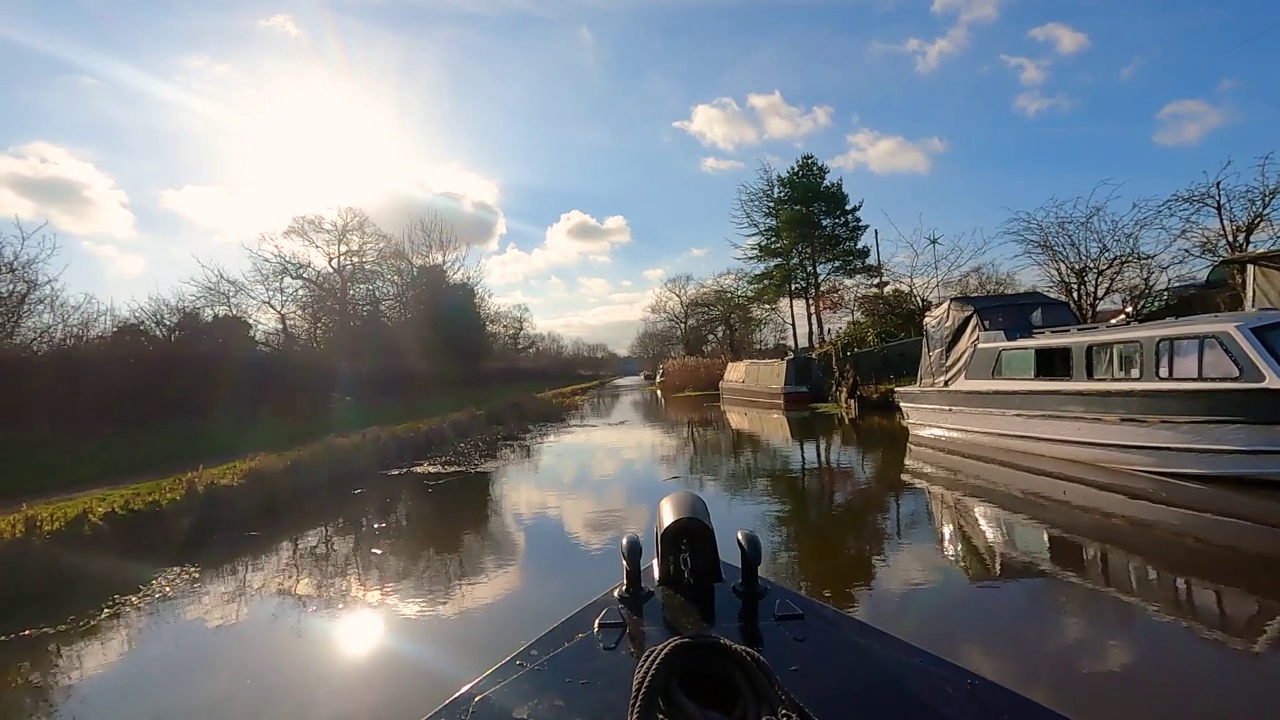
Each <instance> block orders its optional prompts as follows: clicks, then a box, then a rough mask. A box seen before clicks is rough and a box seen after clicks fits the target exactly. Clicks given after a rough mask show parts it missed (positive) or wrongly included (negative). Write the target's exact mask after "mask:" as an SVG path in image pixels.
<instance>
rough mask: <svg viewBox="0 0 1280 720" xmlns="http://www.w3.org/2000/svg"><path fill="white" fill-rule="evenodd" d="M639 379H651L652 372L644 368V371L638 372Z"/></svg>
mask: <svg viewBox="0 0 1280 720" xmlns="http://www.w3.org/2000/svg"><path fill="white" fill-rule="evenodd" d="M640 379H641V380H645V381H652V380H653V373H651V372H649V371H648V370H645V371H644V372H642V373H640Z"/></svg>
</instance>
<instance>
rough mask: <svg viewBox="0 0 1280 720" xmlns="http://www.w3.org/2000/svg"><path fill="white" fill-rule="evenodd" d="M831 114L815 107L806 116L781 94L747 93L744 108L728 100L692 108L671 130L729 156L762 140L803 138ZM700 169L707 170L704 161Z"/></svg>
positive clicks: (825, 108) (825, 123) (828, 121)
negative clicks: (734, 151)
mask: <svg viewBox="0 0 1280 720" xmlns="http://www.w3.org/2000/svg"><path fill="white" fill-rule="evenodd" d="M748 110H750V111H751V112H750V113H748ZM832 113H833V110H832V108H831V107H830V106H829V105H815V106H814V107H812V108H810V109H809V111H808V112H806V111H805V109H804V106H802V105H788V104H787V101H786V100H785V99H783V97H782V92H781V91H779V90H774V91H773V92H771V93H750V94H749V95H747V103H746V108H743V107H741V106H739V105H738V103H737V101H735V100H734V99H733V98H728V97H721V98H716V99H714V100H712V101H711V102H709V103H701V104H698V105H695V106H693V109H692V110H691V111H690V113H689V119H688V120H677V121H676V122H673V123H671V126H672V127H675V128H679V129H681V130H684V131H685V132H687V133H689V134H690V135H692V136H693V137H694V138H695V139H697V140H698V142H700V143H702V144H703V145H705V146H707V147H715V148H719V149H721V150H725V151H729V152H732V151H733V150H736V149H737V148H740V147H746V146H750V145H755V144H756V143H759V142H761V141H762V140H785V139H794V138H799V137H804V136H805V135H809V134H811V133H814V132H816V131H818V130H821V129H822V128H825V127H827V126H829V125H830V124H831V116H832ZM752 115H754V118H753V117H752ZM728 162H732V161H728ZM703 169H704V170H706V169H707V164H706V160H705V159H704V161H703Z"/></svg>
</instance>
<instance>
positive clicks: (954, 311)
mask: <svg viewBox="0 0 1280 720" xmlns="http://www.w3.org/2000/svg"><path fill="white" fill-rule="evenodd" d="M896 395H897V399H898V402H899V404H900V406H901V408H902V413H903V415H904V417H905V419H906V422H907V426H908V428H909V429H910V431H911V433H912V435H913V436H914V437H923V438H929V437H933V438H939V439H946V440H952V441H956V440H958V441H962V442H967V443H975V444H979V445H984V446H987V447H994V448H1003V449H1007V450H1015V451H1019V452H1024V453H1033V454H1036V455H1040V456H1045V457H1054V458H1061V459H1065V460H1073V461H1076V462H1085V463H1090V464H1094V465H1100V466H1106V467H1114V468H1121V469H1125V470H1135V471H1141V472H1148V473H1155V474H1160V475H1185V476H1200V477H1237V478H1260V479H1268V480H1280V311H1276V310H1275V309H1255V310H1247V311H1241V312H1228V313H1217V314H1208V315H1195V316H1191V317H1184V318H1172V319H1166V320H1156V321H1151V322H1136V323H1122V324H1102V325H1081V324H1078V320H1077V318H1076V316H1075V314H1074V313H1073V312H1072V311H1071V310H1070V309H1069V307H1068V306H1067V305H1066V304H1065V303H1063V302H1062V301H1060V300H1056V299H1054V298H1051V297H1049V296H1047V295H1043V294H1041V293H1020V294H1016V295H995V296H986V297H968V298H953V299H951V300H949V301H946V302H944V303H943V304H941V305H939V306H938V307H936V308H934V309H933V310H932V311H930V313H929V314H928V316H927V317H926V319H925V327H924V348H923V352H922V353H921V359H920V374H919V378H918V381H917V384H916V385H913V386H909V387H903V388H899V389H898V390H897V392H896Z"/></svg>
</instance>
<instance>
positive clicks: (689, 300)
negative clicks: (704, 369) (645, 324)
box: [645, 273, 706, 355]
mask: <svg viewBox="0 0 1280 720" xmlns="http://www.w3.org/2000/svg"><path fill="white" fill-rule="evenodd" d="M698 291H699V286H698V281H697V280H695V279H694V277H693V276H692V275H690V274H688V273H683V274H680V275H675V276H673V277H669V278H667V279H666V280H664V281H663V282H662V285H660V286H659V287H658V289H657V290H656V291H655V292H654V295H653V301H652V302H650V303H649V307H648V308H646V309H645V313H646V314H647V315H648V316H649V317H650V318H652V319H653V321H654V322H655V323H657V324H659V325H662V326H664V327H666V328H667V329H668V330H669V331H670V332H671V334H672V335H674V336H675V337H676V338H677V340H678V342H679V343H680V347H681V349H682V351H683V352H684V353H685V354H686V355H701V354H702V352H703V350H704V349H705V345H706V337H705V335H704V334H703V332H702V328H701V326H700V325H699V323H698V312H699V306H698Z"/></svg>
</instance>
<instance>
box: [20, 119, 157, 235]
mask: <svg viewBox="0 0 1280 720" xmlns="http://www.w3.org/2000/svg"><path fill="white" fill-rule="evenodd" d="M15 215H16V216H17V217H20V218H23V219H27V220H36V221H44V220H48V221H49V222H50V223H51V224H52V225H53V226H54V227H56V228H58V229H60V230H63V231H65V232H69V233H73V234H76V235H102V236H107V237H114V238H130V237H133V236H134V235H136V234H137V231H136V228H135V220H134V216H133V213H132V212H131V211H130V210H129V198H128V196H127V195H126V194H125V192H124V190H122V189H120V188H119V187H118V186H117V185H116V183H115V180H114V179H112V178H111V176H110V175H107V174H106V173H105V172H103V171H102V170H99V169H98V168H97V167H95V166H94V165H93V163H91V162H89V161H88V160H84V159H82V158H79V157H77V156H76V155H75V154H73V153H72V152H71V151H69V150H67V149H66V148H64V147H61V146H58V145H54V144H52V143H46V142H31V143H27V144H25V145H20V146H18V147H15V148H10V149H9V150H8V151H7V152H5V153H0V216H9V217H13V216H15Z"/></svg>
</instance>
